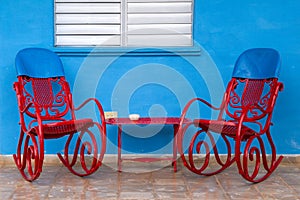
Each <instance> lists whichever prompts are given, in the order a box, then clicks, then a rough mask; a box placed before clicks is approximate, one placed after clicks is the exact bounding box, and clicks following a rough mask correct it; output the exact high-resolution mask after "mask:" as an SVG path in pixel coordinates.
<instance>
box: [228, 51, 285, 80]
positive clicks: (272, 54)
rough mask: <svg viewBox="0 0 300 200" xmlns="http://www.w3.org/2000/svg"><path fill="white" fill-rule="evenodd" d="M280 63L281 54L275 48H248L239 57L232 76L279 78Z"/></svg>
mask: <svg viewBox="0 0 300 200" xmlns="http://www.w3.org/2000/svg"><path fill="white" fill-rule="evenodd" d="M280 64H281V61H280V55H279V53H278V52H277V51H276V50H275V49H271V48H254V49H248V50H246V51H244V52H243V53H242V54H241V55H240V56H239V58H238V59H237V61H236V63H235V66H234V69H233V73H232V77H235V78H250V79H266V78H278V77H279V70H280Z"/></svg>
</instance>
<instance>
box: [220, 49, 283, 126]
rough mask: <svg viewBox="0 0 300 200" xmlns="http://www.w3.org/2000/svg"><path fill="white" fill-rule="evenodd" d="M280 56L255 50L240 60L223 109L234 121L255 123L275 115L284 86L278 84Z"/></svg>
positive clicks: (226, 94) (228, 88)
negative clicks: (280, 91) (273, 111)
mask: <svg viewBox="0 0 300 200" xmlns="http://www.w3.org/2000/svg"><path fill="white" fill-rule="evenodd" d="M280 64H281V60H280V55H279V53H278V52H277V51H276V50H274V49H270V48H254V49H249V50H246V51H245V52H243V53H242V54H241V55H240V56H239V58H238V59H237V61H236V63H235V66H234V70H233V73H232V79H231V81H230V82H229V84H228V87H227V90H226V93H225V98H224V101H223V106H224V108H225V111H226V114H227V115H229V116H230V117H231V118H232V119H233V120H239V118H240V116H241V114H242V113H246V115H245V116H244V117H245V118H244V120H246V121H254V120H258V119H261V118H263V117H264V116H265V115H267V114H268V113H270V112H272V110H273V107H274V104H275V100H276V97H277V94H278V91H279V90H281V89H282V86H283V85H282V83H280V82H278V76H279V70H280Z"/></svg>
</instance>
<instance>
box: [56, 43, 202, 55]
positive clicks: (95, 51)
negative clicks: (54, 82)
mask: <svg viewBox="0 0 300 200" xmlns="http://www.w3.org/2000/svg"><path fill="white" fill-rule="evenodd" d="M52 50H53V51H54V52H55V53H57V54H58V55H59V56H71V57H78V56H81V57H86V56H96V57H101V56H199V55H200V54H201V48H200V47H199V46H193V47H166V48H165V47H153V48H152V47H149V48H148V47H145V48H143V47H138V48H129V47H128V48H122V47H101V48H100V47H95V48H88V47H54V48H53V49H52Z"/></svg>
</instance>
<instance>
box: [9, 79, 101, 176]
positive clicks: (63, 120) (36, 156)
mask: <svg viewBox="0 0 300 200" xmlns="http://www.w3.org/2000/svg"><path fill="white" fill-rule="evenodd" d="M14 89H15V91H16V94H17V99H18V107H19V111H20V126H21V131H20V138H19V143H18V147H17V153H16V154H14V155H13V157H14V160H15V163H16V165H17V167H18V169H19V171H20V173H21V174H22V176H23V177H24V179H26V180H27V181H34V180H35V179H37V178H38V177H39V176H40V173H41V172H42V167H43V162H44V150H45V146H44V140H45V139H57V138H61V137H63V136H68V139H67V142H66V144H65V148H64V154H63V155H61V154H60V153H58V154H57V155H58V157H59V159H60V160H61V161H62V163H63V164H64V165H65V166H66V167H67V168H68V169H69V170H70V171H71V172H72V173H73V174H75V175H78V176H87V175H90V174H92V173H94V172H95V171H96V170H97V169H98V168H99V167H100V166H101V164H102V160H103V156H104V153H105V150H106V124H105V120H104V112H103V109H102V106H101V104H100V102H99V101H98V100H97V99H94V98H90V99H87V100H86V101H85V102H83V104H81V105H80V106H79V107H77V108H75V107H74V105H73V101H72V94H71V92H70V88H69V85H68V83H67V82H66V80H65V78H64V77H56V78H32V77H27V76H18V81H17V82H15V83H14ZM89 102H94V103H95V105H96V107H97V108H98V110H99V113H100V120H101V122H100V123H99V122H96V121H94V120H92V119H90V118H84V119H76V116H75V111H78V110H80V109H81V108H83V107H84V106H85V105H86V104H88V103H89ZM93 127H95V128H94V129H98V132H99V133H97V134H94V133H93V132H94V129H93ZM77 133H78V134H77ZM72 141H74V142H75V148H74V149H73V151H74V153H73V155H72V156H71V157H70V156H69V152H70V150H71V148H72V145H71V144H72ZM99 143H101V148H100V149H98V148H99V146H100V145H99ZM88 157H89V158H88ZM76 163H79V166H81V169H79V168H78V167H77V166H76V167H75V164H76Z"/></svg>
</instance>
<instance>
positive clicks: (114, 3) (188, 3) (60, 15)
mask: <svg viewBox="0 0 300 200" xmlns="http://www.w3.org/2000/svg"><path fill="white" fill-rule="evenodd" d="M192 22H193V0H55V45H56V46H96V45H97V46H120V47H134V46H142V47H147V46H173V47H180V46H192V45H193V38H192V27H193V25H192Z"/></svg>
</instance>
